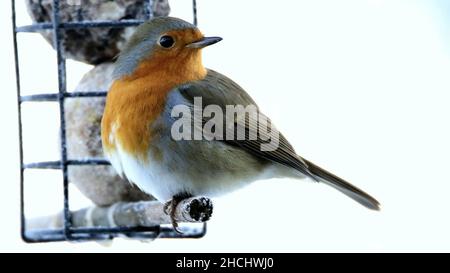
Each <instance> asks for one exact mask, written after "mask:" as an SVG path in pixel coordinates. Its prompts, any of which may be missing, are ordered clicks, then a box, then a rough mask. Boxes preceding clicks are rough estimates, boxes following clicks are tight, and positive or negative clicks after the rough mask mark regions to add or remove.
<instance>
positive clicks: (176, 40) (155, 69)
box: [114, 17, 222, 79]
mask: <svg viewBox="0 0 450 273" xmlns="http://www.w3.org/2000/svg"><path fill="white" fill-rule="evenodd" d="M221 40H222V38H220V37H205V36H203V34H202V33H201V32H200V30H199V29H198V28H197V27H196V26H195V25H193V24H191V23H188V22H186V21H183V20H181V19H178V18H173V17H157V18H154V19H152V20H149V21H147V22H145V23H143V24H142V25H140V26H139V27H138V28H137V29H136V31H135V33H134V34H133V35H132V36H131V38H130V40H129V41H128V43H127V44H126V46H125V48H124V49H123V51H122V52H121V53H120V55H119V58H118V59H117V61H116V68H115V71H114V78H115V79H127V78H130V79H133V78H139V77H142V76H145V75H148V74H149V73H160V74H161V75H160V76H166V75H167V74H169V73H178V74H183V72H186V73H194V74H195V73H206V70H205V68H204V67H203V64H202V59H201V49H202V48H204V47H206V46H209V45H212V44H215V43H217V42H219V41H221Z"/></svg>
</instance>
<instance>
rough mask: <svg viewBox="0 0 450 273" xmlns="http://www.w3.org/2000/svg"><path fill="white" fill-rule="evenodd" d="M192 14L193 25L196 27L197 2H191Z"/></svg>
mask: <svg viewBox="0 0 450 273" xmlns="http://www.w3.org/2000/svg"><path fill="white" fill-rule="evenodd" d="M192 13H193V16H194V25H195V26H197V25H198V20H197V0H192Z"/></svg>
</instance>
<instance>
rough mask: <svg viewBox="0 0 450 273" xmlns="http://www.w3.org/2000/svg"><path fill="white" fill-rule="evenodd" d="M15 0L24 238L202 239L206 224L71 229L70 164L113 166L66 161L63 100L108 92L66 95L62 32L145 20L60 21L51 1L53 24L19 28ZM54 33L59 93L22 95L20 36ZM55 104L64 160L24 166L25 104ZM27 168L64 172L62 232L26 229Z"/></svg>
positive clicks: (101, 162)
mask: <svg viewBox="0 0 450 273" xmlns="http://www.w3.org/2000/svg"><path fill="white" fill-rule="evenodd" d="M15 2H16V0H11V7H12V27H13V41H14V55H15V72H16V81H17V83H16V84H17V103H18V121H19V141H20V148H19V153H20V207H21V235H22V238H23V240H24V241H26V242H30V243H31V242H51V241H64V240H68V241H83V240H105V239H112V238H114V237H117V236H118V235H121V234H122V235H126V236H127V237H130V238H138V239H155V238H200V237H202V236H204V235H205V234H206V224H204V225H203V226H202V227H201V228H196V227H191V228H189V229H188V230H186V231H185V232H184V233H183V234H178V233H177V232H175V231H174V230H173V228H171V227H165V226H155V227H113V228H106V227H86V228H80V227H78V228H75V227H72V219H71V212H70V209H69V180H68V166H69V165H109V164H110V163H109V162H108V161H106V160H104V159H98V158H88V159H83V160H72V159H68V158H67V149H66V121H65V109H64V101H65V99H68V98H86V99H89V98H92V97H105V96H106V91H89V92H70V93H68V92H67V88H66V60H65V58H64V56H63V48H62V41H61V32H62V31H63V30H65V29H73V28H94V27H110V28H122V27H130V26H137V25H139V24H141V23H143V22H144V21H145V20H134V19H133V20H120V21H79V22H61V20H60V1H59V0H53V2H52V8H53V13H52V22H51V23H34V24H32V25H27V26H19V27H18V26H17V25H16V3H15ZM152 4H153V0H146V2H145V7H146V19H147V20H148V19H150V18H152V16H153V11H152V6H153V5H152ZM192 7H193V17H194V20H193V21H194V24H195V25H197V3H196V0H193V1H192ZM46 29H51V30H53V41H54V48H55V50H56V54H57V65H58V93H47V94H36V95H29V96H22V95H21V87H20V67H19V55H18V46H17V45H18V43H17V34H18V33H35V32H39V31H42V30H46ZM42 101H53V102H57V103H58V104H59V117H60V143H59V144H60V148H61V154H60V157H61V159H60V160H59V161H51V162H35V163H29V164H25V163H24V162H23V142H22V141H23V140H22V109H21V108H22V103H24V102H42ZM25 169H57V170H61V171H62V175H63V181H62V182H63V189H64V190H63V191H64V198H63V200H64V209H63V217H64V227H63V228H60V229H45V230H44V229H40V230H32V231H28V230H26V225H25V220H26V219H25V211H24V205H25V200H24V171H25Z"/></svg>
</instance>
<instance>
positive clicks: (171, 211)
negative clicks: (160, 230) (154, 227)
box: [164, 193, 192, 234]
mask: <svg viewBox="0 0 450 273" xmlns="http://www.w3.org/2000/svg"><path fill="white" fill-rule="evenodd" d="M190 197H192V195H190V194H187V193H182V194H177V195H174V196H173V197H172V200H170V201H168V202H166V203H165V204H164V213H166V214H167V215H169V217H170V220H171V222H172V227H173V229H174V230H175V231H176V232H177V233H179V234H183V232H182V231H181V230H180V228H179V227H178V222H177V220H176V218H175V216H176V209H177V206H178V204H180V202H181V201H182V200H184V199H186V198H190Z"/></svg>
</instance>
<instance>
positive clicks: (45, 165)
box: [22, 158, 111, 170]
mask: <svg viewBox="0 0 450 273" xmlns="http://www.w3.org/2000/svg"><path fill="white" fill-rule="evenodd" d="M66 165H68V166H69V165H70V166H84V165H90V166H108V165H111V163H109V161H108V160H105V159H97V158H88V159H81V160H67V161H66ZM22 168H23V169H53V170H60V169H61V161H45V162H33V163H27V164H23V166H22Z"/></svg>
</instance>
